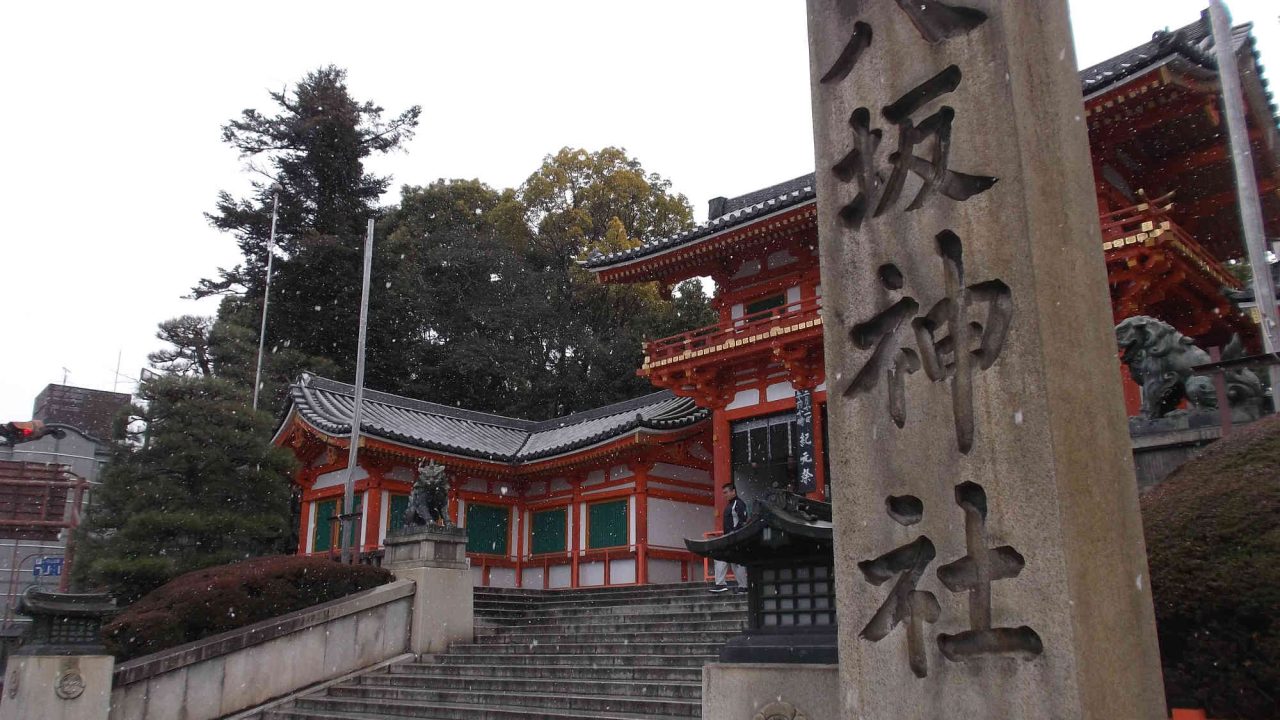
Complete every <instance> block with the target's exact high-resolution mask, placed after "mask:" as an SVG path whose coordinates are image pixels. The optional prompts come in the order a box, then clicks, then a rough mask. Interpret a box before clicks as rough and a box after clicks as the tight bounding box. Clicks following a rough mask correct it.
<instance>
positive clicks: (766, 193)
mask: <svg viewBox="0 0 1280 720" xmlns="http://www.w3.org/2000/svg"><path fill="white" fill-rule="evenodd" d="M813 181H814V174H813V173H809V174H808V175H804V176H802V177H798V178H796V179H795V180H789V181H787V182H785V183H781V184H778V185H774V186H772V187H769V188H765V189H764V190H757V191H755V192H752V193H748V194H746V195H740V196H738V197H736V198H733V199H731V200H728V201H726V203H725V207H726V208H735V209H733V210H728V211H727V212H725V213H724V214H722V215H720V216H719V217H715V218H712V219H711V220H709V221H707V222H705V223H703V224H701V225H699V226H698V227H696V228H694V229H692V230H690V231H689V232H686V233H682V234H680V235H675V236H673V237H669V238H663V239H662V240H657V241H654V242H651V243H647V244H645V245H641V246H640V247H637V248H632V249H630V250H623V251H621V252H616V253H610V254H608V255H603V254H601V253H599V252H596V253H592V255H591V257H589V258H587V260H586V261H585V262H583V263H582V266H583V267H585V268H587V269H588V270H595V269H598V268H604V267H609V266H610V265H616V264H618V263H620V262H625V261H628V260H634V259H636V258H641V257H645V256H648V255H654V254H656V253H659V252H661V251H663V250H666V249H668V248H673V247H679V246H681V245H687V244H689V243H692V242H694V241H696V240H700V239H702V238H704V237H707V236H710V235H715V234H716V233H718V232H720V231H722V230H728V229H729V228H732V227H737V226H739V225H745V224H746V223H748V222H750V221H752V220H755V219H757V218H761V217H764V216H766V215H771V214H773V213H776V212H781V211H783V210H786V209H788V208H792V207H795V206H797V205H803V204H804V203H807V202H812V201H813V200H814V198H816V197H817V193H816V192H815V191H814V184H813ZM779 189H780V190H781V192H778V193H776V194H771V193H772V192H773V191H775V190H779ZM756 197H760V198H762V199H760V200H754V198H756Z"/></svg>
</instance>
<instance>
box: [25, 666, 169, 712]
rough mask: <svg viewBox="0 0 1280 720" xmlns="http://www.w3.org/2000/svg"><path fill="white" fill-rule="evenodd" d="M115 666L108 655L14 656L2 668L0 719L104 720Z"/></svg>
mask: <svg viewBox="0 0 1280 720" xmlns="http://www.w3.org/2000/svg"><path fill="white" fill-rule="evenodd" d="M114 665H115V658H113V657H111V656H110V655H77V656H54V655H13V656H11V657H10V658H9V663H8V665H7V667H6V668H5V688H4V696H3V699H0V718H2V719H3V720H28V718H40V720H106V718H107V712H108V710H109V708H110V705H111V670H112V667H113V666H114ZM59 688H60V689H61V692H59ZM77 692H78V694H77ZM138 700H140V701H142V702H144V703H145V699H144V698H138Z"/></svg>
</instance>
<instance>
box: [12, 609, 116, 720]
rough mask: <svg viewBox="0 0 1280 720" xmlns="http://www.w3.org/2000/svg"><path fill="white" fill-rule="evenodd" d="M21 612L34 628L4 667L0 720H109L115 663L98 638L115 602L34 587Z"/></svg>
mask: <svg viewBox="0 0 1280 720" xmlns="http://www.w3.org/2000/svg"><path fill="white" fill-rule="evenodd" d="M18 612H20V613H22V614H23V615H28V616H30V617H31V619H32V623H31V627H30V628H29V629H28V631H27V634H26V635H25V636H23V638H22V647H21V648H19V649H18V651H17V652H16V653H14V654H13V655H11V656H10V657H9V663H8V665H7V666H6V667H5V675H4V695H3V697H0V720H36V718H39V720H106V719H107V717H108V715H109V713H110V711H111V681H112V671H113V670H114V669H115V658H113V657H112V656H110V655H108V654H106V649H105V648H104V647H103V646H102V640H101V635H100V632H101V630H102V624H103V621H104V620H105V619H106V618H107V617H109V616H110V615H111V614H112V613H114V612H115V602H114V601H112V600H111V598H110V597H109V596H107V595H105V594H101V593H84V594H81V593H57V592H43V591H41V590H39V589H38V588H34V587H33V588H30V589H28V590H27V592H26V593H25V594H23V596H22V597H21V598H20V599H19V601H18Z"/></svg>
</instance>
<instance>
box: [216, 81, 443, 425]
mask: <svg viewBox="0 0 1280 720" xmlns="http://www.w3.org/2000/svg"><path fill="white" fill-rule="evenodd" d="M270 97H271V100H272V102H273V103H274V104H275V106H276V110H277V112H276V114H274V115H268V114H264V113H261V112H259V111H257V110H253V109H249V110H245V111H244V112H243V113H242V114H241V116H240V117H239V118H238V119H235V120H232V121H231V122H229V123H228V124H227V125H226V126H224V127H223V130H222V136H223V140H224V141H225V142H227V143H228V144H230V145H231V146H233V147H235V148H236V149H237V150H238V151H239V152H240V154H241V156H242V157H243V158H245V159H246V160H247V161H248V163H249V165H248V167H249V169H250V170H251V171H254V172H256V173H259V174H262V175H265V176H266V177H267V178H269V180H261V181H255V182H254V184H253V188H254V192H253V196H252V197H250V198H242V199H237V198H234V197H232V196H231V194H230V193H227V192H222V193H220V194H219V196H218V202H217V207H216V210H215V211H214V212H213V213H212V214H210V215H209V220H210V222H211V223H212V224H213V226H214V227H216V228H218V229H220V230H223V231H226V232H229V233H231V234H232V235H234V236H235V238H236V241H237V243H238V244H239V246H240V250H241V253H242V254H243V256H244V262H243V263H242V264H241V265H237V266H236V267H234V268H231V269H229V270H228V269H220V270H219V273H218V277H216V278H209V279H204V280H201V281H200V284H199V285H198V286H197V287H196V288H195V295H196V296H197V297H204V296H208V295H215V294H221V295H225V296H226V298H225V299H224V301H223V304H222V306H221V307H220V309H219V312H218V318H217V324H216V326H215V328H214V333H213V334H214V335H215V336H216V337H220V339H221V341H222V344H221V346H220V347H219V344H218V343H214V346H215V351H216V352H215V355H217V354H221V355H222V357H221V359H220V360H221V364H222V365H223V366H224V367H225V369H226V370H227V374H228V376H236V378H237V379H239V376H240V375H244V374H246V373H245V369H244V364H245V361H246V356H247V355H248V356H252V354H250V353H245V352H244V351H243V345H244V343H243V342H242V340H243V338H245V337H247V336H249V335H252V336H253V337H254V338H255V340H256V335H257V333H256V332H253V329H256V328H257V327H258V324H259V322H260V319H261V311H262V305H261V303H262V298H263V292H264V287H265V279H266V265H267V242H268V238H269V235H270V228H271V209H272V203H273V199H274V197H275V196H276V195H277V194H278V195H279V201H280V211H279V221H278V223H277V227H276V246H277V248H278V252H279V255H278V256H277V258H276V262H275V266H274V268H273V278H272V296H271V300H270V303H271V314H270V318H269V319H268V323H267V325H268V346H269V347H270V348H272V349H273V350H277V351H279V350H287V351H288V352H289V353H290V357H287V358H281V359H279V360H278V361H277V362H273V363H271V364H270V366H269V368H268V369H269V370H270V371H271V372H270V374H269V375H268V376H267V378H268V380H267V383H266V384H267V385H268V387H267V390H268V392H267V393H266V397H267V398H268V401H267V402H266V403H263V404H262V406H265V407H275V406H276V405H275V404H274V402H273V401H278V400H279V399H280V398H281V397H282V394H283V389H284V387H285V385H286V384H287V383H288V381H289V380H290V379H291V377H292V376H293V375H294V374H295V372H296V371H297V370H299V369H300V368H303V367H308V366H311V367H312V369H318V368H317V367H315V366H318V365H321V364H326V365H330V366H336V368H337V369H338V371H339V373H340V374H350V373H351V372H352V371H353V369H354V367H355V349H356V327H357V319H358V316H359V300H360V280H361V264H362V247H363V241H364V237H365V225H366V223H367V222H368V220H369V218H370V217H373V216H375V215H376V214H377V212H378V209H377V202H378V199H379V198H380V197H381V196H382V194H383V193H384V192H385V191H386V189H387V187H388V186H389V184H390V178H387V177H380V176H377V175H373V174H371V173H368V172H366V171H365V169H364V164H363V161H364V159H365V158H367V157H369V156H371V155H373V154H377V153H387V152H392V151H394V150H397V149H401V148H402V147H403V145H404V143H405V142H407V141H408V140H409V139H411V138H412V137H413V133H414V129H415V128H416V127H417V124H418V117H419V114H420V112H421V110H420V108H418V107H417V106H414V107H411V108H409V109H408V110H405V111H404V112H402V113H401V114H399V115H398V116H396V117H395V118H394V119H392V120H389V121H384V120H383V118H382V113H383V109H382V108H381V107H378V106H377V105H375V104H374V103H372V102H359V101H357V100H355V99H354V98H352V97H351V95H350V93H349V91H348V90H347V86H346V71H344V70H341V69H339V68H336V67H334V66H329V67H325V68H321V69H319V70H316V71H315V72H312V73H310V74H308V75H307V76H306V77H305V78H303V80H302V81H301V82H299V83H297V84H296V85H295V86H294V88H293V89H292V91H289V92H285V91H281V92H273V93H270ZM264 164H265V165H266V166H267V168H265V169H264V168H263V167H262V166H263V165H264ZM246 330H249V332H248V333H246V332H245V331H246ZM254 344H255V346H256V342H255V343H254ZM326 361H327V362H326ZM229 365H235V366H236V367H235V368H232V367H227V366H229ZM248 367H249V369H248V373H247V374H248V375H249V376H251V374H252V367H253V363H249V366H248Z"/></svg>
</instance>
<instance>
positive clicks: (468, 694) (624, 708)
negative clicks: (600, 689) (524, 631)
mask: <svg viewBox="0 0 1280 720" xmlns="http://www.w3.org/2000/svg"><path fill="white" fill-rule="evenodd" d="M313 699H314V700H321V699H323V700H338V701H341V700H347V701H353V702H356V701H360V702H364V701H370V700H391V701H395V702H397V703H404V704H407V705H411V706H420V705H426V706H433V705H438V704H441V703H447V704H451V705H474V706H478V707H491V706H493V705H497V704H501V705H502V706H503V707H520V708H543V709H547V710H587V711H591V712H599V711H609V710H612V711H617V712H629V713H640V714H649V715H658V716H660V717H690V716H693V715H697V714H699V713H700V712H701V707H702V705H701V701H700V699H689V698H665V697H634V696H630V695H589V694H585V693H572V692H567V691H566V692H519V693H517V692H501V693H497V694H496V695H495V693H492V692H488V691H482V690H481V691H476V690H466V689H460V688H448V689H430V688H402V687H395V686H390V685H386V686H376V685H334V686H333V687H330V688H329V692H328V694H327V695H326V696H325V697H323V698H304V699H303V700H299V701H298V703H297V706H298V707H307V705H308V703H309V702H311V701H312V700H313ZM695 703H697V705H696V708H697V709H696V710H695Z"/></svg>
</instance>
